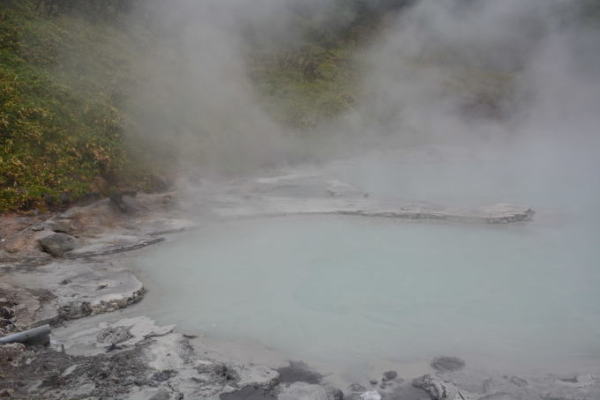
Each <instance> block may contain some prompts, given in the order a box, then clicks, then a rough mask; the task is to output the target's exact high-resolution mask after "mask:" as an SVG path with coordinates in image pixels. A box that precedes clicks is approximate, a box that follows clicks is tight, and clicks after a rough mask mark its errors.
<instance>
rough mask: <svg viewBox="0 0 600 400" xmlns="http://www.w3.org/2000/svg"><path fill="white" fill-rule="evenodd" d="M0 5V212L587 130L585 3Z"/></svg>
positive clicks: (590, 93)
mask: <svg viewBox="0 0 600 400" xmlns="http://www.w3.org/2000/svg"><path fill="white" fill-rule="evenodd" d="M0 7H1V9H0V16H1V17H2V21H3V22H2V27H1V32H2V35H1V36H0V44H1V46H0V48H1V51H2V54H3V58H2V60H3V61H2V63H1V67H2V69H1V72H2V73H1V75H0V79H1V81H2V85H3V86H2V97H1V101H2V104H3V107H2V110H1V111H0V112H1V114H0V116H1V118H2V119H1V121H2V125H0V129H2V135H3V136H2V139H0V140H2V144H3V147H2V153H1V154H0V157H1V158H0V163H1V165H0V171H1V180H0V185H2V187H3V191H2V195H1V196H0V198H1V199H2V205H1V206H0V207H1V208H3V209H18V208H24V209H26V208H31V207H35V206H38V207H39V206H42V207H47V206H50V207H53V206H57V205H60V204H68V203H70V202H72V201H74V200H77V199H78V198H81V197H82V196H84V195H86V194H89V193H104V194H106V193H108V192H110V191H111V190H120V189H118V188H127V187H132V186H133V187H135V188H140V189H144V188H145V189H151V188H153V187H157V185H158V186H160V184H159V182H160V181H161V179H157V177H161V176H162V177H163V178H164V177H168V180H170V179H171V178H172V177H173V176H175V175H178V174H181V173H186V174H201V175H202V174H206V175H215V174H216V175H223V174H225V175H230V174H240V173H246V172H249V171H253V170H256V169H259V168H268V167H273V166H277V165H285V164H289V163H296V162H310V161H311V160H315V159H328V158H335V157H339V156H342V155H344V154H351V153H356V152H361V151H364V149H366V148H377V147H386V148H389V147H394V146H398V147H402V146H412V145H416V144H419V143H421V144H435V143H453V144H455V145H465V146H473V145H474V144H475V143H479V142H484V143H489V142H502V143H505V142H507V141H510V140H513V141H514V140H516V139H515V138H519V140H520V141H524V140H537V139H538V138H544V139H547V138H552V140H555V141H558V142H561V141H567V142H569V143H570V145H573V144H575V143H576V144H578V145H581V146H583V147H589V145H591V144H592V143H596V141H597V139H596V136H597V135H596V134H595V133H594V132H593V130H594V127H595V125H596V122H597V116H596V115H595V114H596V113H595V109H594V108H595V105H596V104H598V100H599V99H598V93H600V90H599V88H598V82H599V81H600V80H599V79H598V73H599V71H600V61H599V56H598V54H600V53H599V52H598V51H597V50H598V49H597V43H599V41H598V29H599V28H598V22H597V21H598V9H599V7H598V6H597V4H596V2H594V1H590V0H577V1H566V0H528V1H516V0H510V1H505V2H497V1H491V0H444V1H432V0H420V1H419V0H414V1H406V0H404V1H403V0H381V1H366V0H352V1H341V0H327V1H316V0H302V1H301V0H287V1H275V0H261V1H253V2H249V1H244V0H225V1H223V0H221V1H216V0H204V1H192V0H176V1H172V2H168V3H166V2H161V1H149V2H140V1H133V0H130V1H127V0H115V1H112V2H107V3H105V4H104V3H103V5H100V4H99V3H96V2H88V1H82V2H72V1H52V0H46V1H40V2H34V1H23V2H14V1H3V2H2V3H0ZM75 32H78V34H75ZM567 132H568V133H567ZM527 137H529V139H527ZM534 138H535V139H534ZM574 138H577V140H574ZM59 143H60V145H59ZM41 171H44V173H40V172H41ZM163 180H164V179H163ZM115 188H117V189H115Z"/></svg>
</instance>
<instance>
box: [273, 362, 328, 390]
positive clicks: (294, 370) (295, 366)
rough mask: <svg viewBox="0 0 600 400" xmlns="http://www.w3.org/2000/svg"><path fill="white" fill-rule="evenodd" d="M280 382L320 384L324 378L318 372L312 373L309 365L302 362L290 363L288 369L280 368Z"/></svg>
mask: <svg viewBox="0 0 600 400" xmlns="http://www.w3.org/2000/svg"><path fill="white" fill-rule="evenodd" d="M277 372H279V381H280V382H281V383H294V382H306V383H313V384H315V383H320V382H321V379H323V377H322V376H321V374H319V373H318V372H315V371H312V370H311V369H310V368H309V367H308V365H306V364H305V363H304V362H302V361H290V365H289V366H287V367H283V368H279V369H278V370H277Z"/></svg>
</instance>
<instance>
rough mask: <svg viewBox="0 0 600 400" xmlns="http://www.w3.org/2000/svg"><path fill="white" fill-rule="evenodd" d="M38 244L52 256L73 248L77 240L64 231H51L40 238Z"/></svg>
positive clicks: (62, 254)
mask: <svg viewBox="0 0 600 400" xmlns="http://www.w3.org/2000/svg"><path fill="white" fill-rule="evenodd" d="M39 244H40V246H41V247H42V250H44V251H45V252H46V253H48V254H50V255H52V256H54V257H62V256H64V255H65V253H67V252H69V251H71V250H73V249H75V247H76V244H77V241H76V239H75V238H74V237H73V236H70V235H67V234H66V233H53V234H51V235H48V236H45V237H43V238H41V239H40V240H39Z"/></svg>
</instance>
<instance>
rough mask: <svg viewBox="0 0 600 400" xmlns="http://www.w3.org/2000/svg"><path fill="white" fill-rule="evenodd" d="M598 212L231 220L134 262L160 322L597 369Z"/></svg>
mask: <svg viewBox="0 0 600 400" xmlns="http://www.w3.org/2000/svg"><path fill="white" fill-rule="evenodd" d="M597 222H598V221H596V220H593V221H590V220H589V219H587V220H586V219H585V218H575V219H567V220H566V221H562V222H556V221H544V218H543V217H542V218H538V219H536V220H535V221H533V222H530V223H526V224H517V225H502V226H488V225H459V224H434V223H415V222H405V221H398V220H387V219H379V218H376V219H371V218H360V217H333V216H330V217H327V216H315V217H285V218H268V219H256V220H243V221H230V222H225V223H223V222H221V223H218V224H209V225H207V226H205V228H204V229H201V230H199V231H196V232H192V233H187V234H182V235H181V236H179V237H178V238H174V239H173V240H172V241H170V242H168V243H165V244H162V245H160V246H158V247H156V248H153V249H151V250H148V251H147V252H146V253H144V255H143V256H142V257H141V258H140V259H138V260H137V268H138V271H139V272H140V274H141V276H142V277H143V278H144V279H145V280H146V282H147V284H148V286H149V288H150V293H149V295H148V297H147V299H146V300H145V303H146V306H147V308H148V314H149V315H150V316H151V317H153V318H155V319H156V320H157V321H158V322H159V323H163V324H164V323H176V324H177V325H178V326H179V327H180V328H181V329H182V330H184V331H202V332H206V333H207V334H208V335H214V336H216V337H219V338H225V339H227V340H229V339H230V340H238V339H250V340H253V341H256V342H259V343H264V344H265V345H269V346H271V347H273V348H275V349H276V350H278V351H280V352H282V353H283V354H285V355H286V356H287V357H289V358H290V359H300V360H304V361H306V362H308V363H309V364H310V363H313V364H330V365H337V366H340V367H342V366H343V367H351V366H358V365H363V364H365V363H369V362H371V361H373V360H382V359H383V360H392V361H394V362H398V363H404V362H406V363H410V362H418V361H420V360H426V359H430V358H431V357H433V356H436V355H440V354H449V355H457V356H460V357H464V358H467V360H469V362H471V361H473V360H480V361H482V362H485V363H488V364H495V365H502V366H508V367H511V368H513V367H514V368H517V367H519V368H520V367H531V368H536V369H539V368H542V369H548V370H557V369H561V367H565V366H568V367H566V368H573V367H576V368H584V369H585V368H590V367H592V368H597V367H598V366H599V365H600V290H598V288H599V287H600V268H599V266H598V265H599V264H598V260H599V259H600V246H597V237H598V236H597V232H598V231H597V228H596V226H597Z"/></svg>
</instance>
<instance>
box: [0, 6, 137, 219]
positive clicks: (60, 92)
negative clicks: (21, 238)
mask: <svg viewBox="0 0 600 400" xmlns="http://www.w3.org/2000/svg"><path fill="white" fill-rule="evenodd" d="M130 44H131V40H130V39H129V37H128V36H127V35H126V34H125V33H124V32H123V31H122V30H120V29H119V28H118V27H117V26H113V25H110V24H107V23H103V24H100V23H93V22H91V21H89V20H86V19H85V18H82V17H79V16H77V15H59V16H48V15H46V14H44V13H43V12H42V11H39V10H36V8H35V3H34V2H30V1H19V2H14V3H12V4H10V3H9V4H8V5H6V4H1V5H0V211H3V210H4V211H6V210H16V209H25V208H30V207H33V206H42V207H45V206H55V205H58V204H60V203H65V202H70V201H73V200H76V199H77V198H79V197H81V196H82V195H84V194H86V193H89V192H98V191H100V192H102V191H109V190H111V187H110V186H111V185H116V184H131V183H135V184H138V183H139V182H140V181H135V182H134V181H131V179H132V178H133V175H136V173H129V172H128V173H127V175H126V174H125V171H126V170H127V171H131V170H130V169H126V167H129V165H128V157H127V153H126V151H125V150H124V147H123V145H122V124H123V119H124V118H125V116H124V115H123V114H122V112H121V111H120V110H119V108H118V105H119V104H118V103H119V101H120V100H121V96H122V95H123V94H122V92H121V90H122V89H123V87H125V86H126V85H127V84H128V83H129V82H128V81H127V80H128V79H129V77H128V70H127V64H128V57H129V55H128V54H129V53H128V52H129V51H131V48H132V47H133V46H131V45H130ZM138 178H139V177H138Z"/></svg>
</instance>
